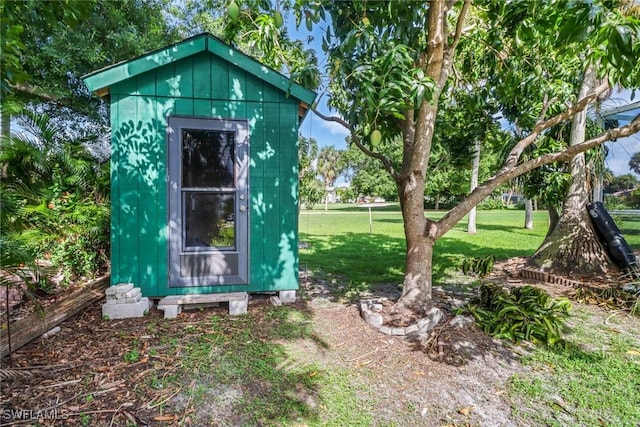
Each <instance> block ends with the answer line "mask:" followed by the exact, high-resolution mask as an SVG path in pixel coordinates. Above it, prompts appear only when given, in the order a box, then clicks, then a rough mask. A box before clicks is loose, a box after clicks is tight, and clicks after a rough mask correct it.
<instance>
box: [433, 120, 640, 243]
mask: <svg viewBox="0 0 640 427" xmlns="http://www.w3.org/2000/svg"><path fill="white" fill-rule="evenodd" d="M637 132H640V116H638V117H636V118H635V119H633V121H632V122H631V123H629V124H628V125H626V126H622V127H618V128H614V129H609V130H608V131H606V132H603V133H601V134H600V135H598V136H596V137H594V138H591V139H589V140H587V141H584V142H582V143H580V144H576V145H572V146H571V147H568V148H567V149H565V150H563V151H560V152H557V153H551V154H545V155H543V156H540V157H536V158H535V159H531V160H529V161H527V162H524V163H522V164H520V165H517V166H515V165H514V166H512V167H508V168H503V169H502V170H501V171H500V172H498V173H497V174H496V175H494V176H493V177H491V178H489V179H488V180H487V181H486V182H485V183H484V184H482V185H480V186H478V187H476V189H475V190H474V191H473V192H471V194H469V195H468V196H467V197H466V198H465V199H464V200H463V201H462V202H460V203H459V204H458V205H457V206H456V207H455V208H453V209H451V210H450V211H449V212H448V213H447V214H446V215H445V216H444V217H442V219H440V220H439V221H438V222H437V223H436V225H437V232H436V234H435V238H436V239H438V238H440V237H442V236H443V235H444V234H445V233H446V232H447V231H449V230H451V228H452V227H453V226H455V225H456V224H457V223H458V221H460V220H461V219H462V218H463V217H464V216H465V215H466V214H467V213H468V212H469V211H470V210H471V209H472V208H473V207H474V206H476V205H477V204H478V203H480V201H482V200H484V198H486V197H487V196H489V195H490V194H491V193H492V192H493V190H495V189H496V188H497V187H498V186H500V185H502V184H504V183H506V182H508V181H511V180H512V179H514V178H517V177H518V176H520V175H523V174H525V173H527V172H530V171H532V170H533V169H535V168H537V167H539V166H542V165H546V164H549V163H553V162H558V161H564V162H567V161H569V160H571V159H572V158H573V157H574V156H575V155H576V154H579V153H584V152H585V151H587V150H589V149H591V148H594V147H597V146H598V145H601V144H604V143H605V142H607V141H610V140H612V139H617V138H624V137H627V136H630V135H633V134H634V133H637ZM426 231H428V230H425V232H426Z"/></svg>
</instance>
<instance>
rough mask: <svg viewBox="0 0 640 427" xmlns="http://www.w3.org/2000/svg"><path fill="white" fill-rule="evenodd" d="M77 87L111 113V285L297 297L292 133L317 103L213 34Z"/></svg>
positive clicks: (154, 291)
mask: <svg viewBox="0 0 640 427" xmlns="http://www.w3.org/2000/svg"><path fill="white" fill-rule="evenodd" d="M83 80H84V82H85V84H86V85H87V87H88V88H89V90H91V91H92V92H94V93H96V94H98V95H99V96H102V97H105V98H107V99H108V102H109V104H110V111H111V284H112V285H115V284H120V283H133V284H134V285H135V286H136V287H140V289H141V290H142V294H144V295H145V296H147V297H164V296H169V295H191V294H219V293H236V292H242V293H244V292H271V291H295V290H296V289H298V151H297V144H298V127H299V124H300V122H301V120H302V119H303V118H304V116H305V114H306V113H307V111H308V109H309V106H310V105H311V104H312V103H313V101H314V99H315V97H316V94H315V93H313V92H311V91H309V90H306V89H304V88H303V87H301V86H299V85H297V84H295V83H293V82H292V81H291V80H289V79H288V78H287V77H285V76H283V75H282V74H280V73H278V72H276V71H274V70H272V69H270V68H268V67H266V66H264V65H262V64H261V63H260V62H258V61H256V60H255V59H253V58H250V57H249V56H247V55H245V54H243V53H241V52H239V51H238V50H236V49H234V48H232V47H230V46H229V45H227V44H225V43H223V42H222V41H220V40H219V39H216V38H215V37H213V36H211V35H210V34H200V35H197V36H195V37H192V38H189V39H186V40H183V41H181V42H179V43H176V44H174V45H171V46H168V47H165V48H163V49H159V50H156V51H153V52H150V53H148V54H145V55H142V56H140V57H138V58H135V59H132V60H129V61H126V62H122V63H119V64H115V65H113V66H110V67H107V68H105V69H102V70H99V71H96V72H94V73H91V74H89V75H87V76H85V77H84V78H83ZM289 295H290V294H289Z"/></svg>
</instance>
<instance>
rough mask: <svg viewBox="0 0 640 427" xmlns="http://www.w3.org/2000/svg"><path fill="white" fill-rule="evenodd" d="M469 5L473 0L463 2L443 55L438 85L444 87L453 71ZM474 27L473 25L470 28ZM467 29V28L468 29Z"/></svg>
mask: <svg viewBox="0 0 640 427" xmlns="http://www.w3.org/2000/svg"><path fill="white" fill-rule="evenodd" d="M469 6H471V0H465V1H464V3H463V4H462V9H460V14H459V15H458V20H457V22H456V31H455V33H454V35H453V41H452V42H451V44H450V45H448V46H447V48H446V51H445V53H444V55H443V59H444V61H443V62H444V66H443V67H442V71H443V72H442V73H441V74H440V78H439V79H438V87H440V88H442V87H444V85H445V83H446V82H447V79H448V78H449V73H450V72H451V67H452V66H453V65H451V66H450V64H453V58H454V56H455V54H456V49H457V48H458V44H459V43H460V39H461V38H462V34H463V33H464V30H465V29H464V27H463V25H464V20H465V19H466V17H467V12H468V11H469ZM470 28H473V26H471V27H469V28H468V29H470ZM468 29H467V30H468Z"/></svg>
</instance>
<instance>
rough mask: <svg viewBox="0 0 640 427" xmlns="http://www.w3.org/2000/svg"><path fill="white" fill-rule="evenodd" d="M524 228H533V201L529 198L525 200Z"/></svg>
mask: <svg viewBox="0 0 640 427" xmlns="http://www.w3.org/2000/svg"><path fill="white" fill-rule="evenodd" d="M524 228H526V229H527V230H533V202H532V201H531V200H529V199H525V201H524Z"/></svg>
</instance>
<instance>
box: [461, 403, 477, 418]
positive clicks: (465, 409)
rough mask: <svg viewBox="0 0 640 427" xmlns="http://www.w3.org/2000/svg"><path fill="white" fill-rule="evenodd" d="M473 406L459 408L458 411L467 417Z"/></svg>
mask: <svg viewBox="0 0 640 427" xmlns="http://www.w3.org/2000/svg"><path fill="white" fill-rule="evenodd" d="M473 408H474V407H473V406H467V407H465V408H462V409H460V410H459V411H458V412H459V413H461V414H462V415H464V416H465V417H468V416H469V414H470V413H471V411H473Z"/></svg>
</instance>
